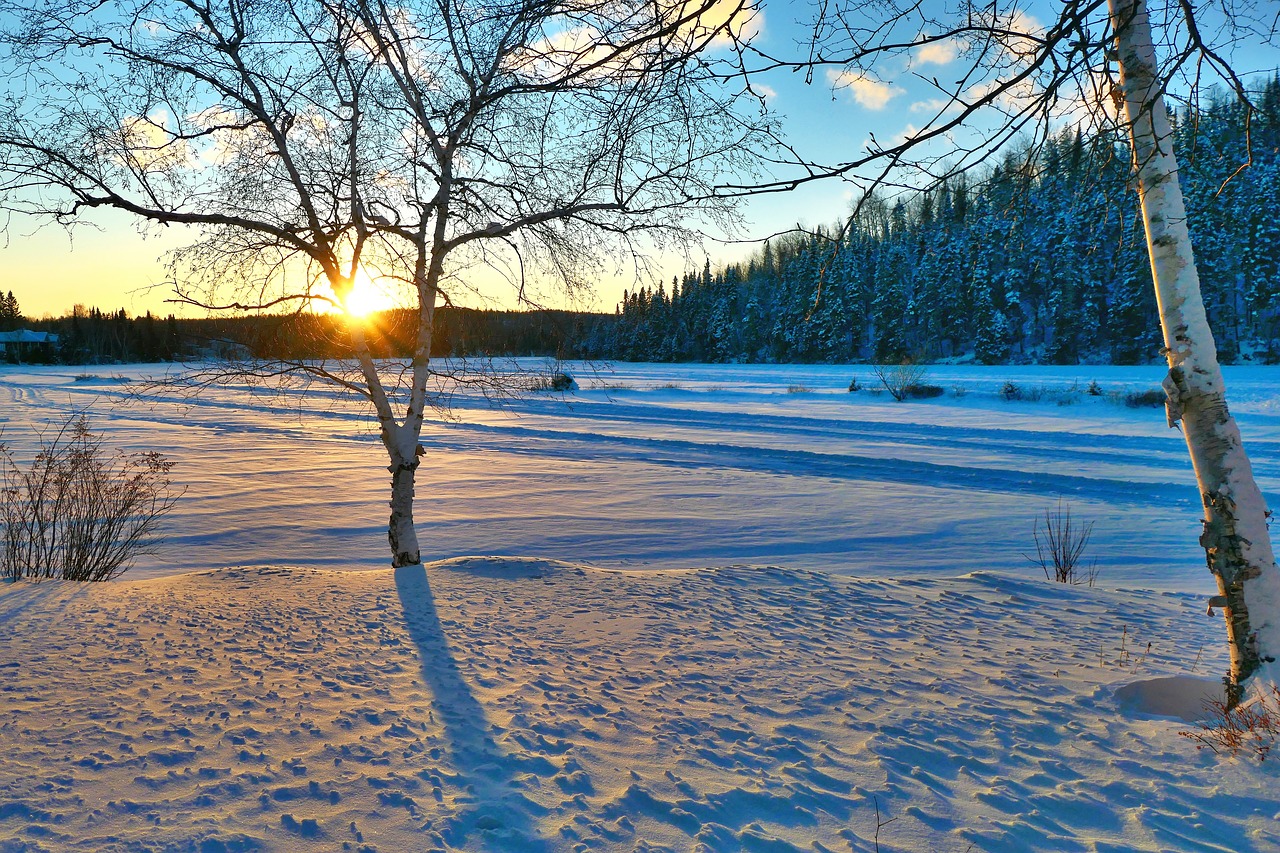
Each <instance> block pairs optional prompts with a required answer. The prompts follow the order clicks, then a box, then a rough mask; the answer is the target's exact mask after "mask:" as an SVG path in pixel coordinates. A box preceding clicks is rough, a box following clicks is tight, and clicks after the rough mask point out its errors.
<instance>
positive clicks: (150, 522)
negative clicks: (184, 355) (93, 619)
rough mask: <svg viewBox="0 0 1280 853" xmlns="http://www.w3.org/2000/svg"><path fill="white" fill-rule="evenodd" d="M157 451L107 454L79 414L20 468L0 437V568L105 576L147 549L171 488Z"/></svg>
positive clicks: (10, 575)
mask: <svg viewBox="0 0 1280 853" xmlns="http://www.w3.org/2000/svg"><path fill="white" fill-rule="evenodd" d="M172 466H173V463H172V462H170V461H169V460H168V459H167V458H165V456H164V455H163V454H160V453H154V452H150V453H123V452H117V453H115V454H114V455H113V454H110V453H108V452H107V451H106V450H104V449H103V446H102V436H101V435H99V434H97V433H94V432H93V431H92V430H91V429H90V428H89V421H88V419H87V418H86V417H85V416H84V415H81V416H79V417H77V418H73V419H72V420H69V421H67V422H66V423H64V424H63V425H62V427H61V428H60V429H58V431H57V432H56V433H54V434H52V436H49V435H41V437H40V451H39V453H37V454H36V456H35V459H33V460H32V461H31V464H30V466H28V467H27V468H25V469H23V468H20V467H19V466H18V464H17V463H16V462H15V461H14V459H13V454H12V452H11V451H10V450H9V448H7V447H5V446H3V445H0V494H2V495H3V505H2V506H0V576H2V577H5V578H7V579H11V580H19V579H21V578H30V579H34V580H40V579H44V578H61V579H63V580H75V581H105V580H111V579H112V578H115V577H118V576H119V575H121V574H123V573H124V572H125V571H127V570H128V569H129V568H131V567H132V565H133V562H134V560H135V559H137V558H138V557H139V556H142V555H143V554H150V553H154V551H155V548H156V546H157V545H158V544H159V539H158V538H157V536H156V528H157V527H158V526H159V523H160V519H161V518H163V517H164V515H165V514H166V513H168V512H169V511H170V510H171V509H172V508H173V504H174V502H175V501H176V500H177V496H176V495H175V494H174V491H173V487H172V483H171V482H170V480H169V470H170V469H171V468H172Z"/></svg>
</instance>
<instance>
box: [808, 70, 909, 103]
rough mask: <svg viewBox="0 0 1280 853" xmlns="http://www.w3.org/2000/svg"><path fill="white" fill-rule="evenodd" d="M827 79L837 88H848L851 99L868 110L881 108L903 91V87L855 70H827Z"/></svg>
mask: <svg viewBox="0 0 1280 853" xmlns="http://www.w3.org/2000/svg"><path fill="white" fill-rule="evenodd" d="M827 79H828V80H829V81H830V82H831V85H832V86H834V87H835V88H837V89H848V90H849V93H850V94H851V95H853V99H854V100H855V101H857V102H858V103H859V104H860V105H861V106H864V107H866V108H867V109H869V110H882V109H884V108H885V107H886V106H888V104H889V101H891V100H893V99H894V98H895V97H897V96H898V95H901V94H902V93H903V91H904V90H903V89H900V88H898V87H897V86H894V85H892V84H890V83H882V82H881V81H879V80H873V79H872V78H870V77H867V76H864V75H863V74H860V73H858V72H856V71H835V70H831V71H828V72H827Z"/></svg>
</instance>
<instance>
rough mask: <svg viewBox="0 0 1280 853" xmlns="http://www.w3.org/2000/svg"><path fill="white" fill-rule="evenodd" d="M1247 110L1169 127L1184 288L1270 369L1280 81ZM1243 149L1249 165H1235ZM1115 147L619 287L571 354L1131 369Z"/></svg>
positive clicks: (1126, 208)
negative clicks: (1193, 278) (1185, 224)
mask: <svg viewBox="0 0 1280 853" xmlns="http://www.w3.org/2000/svg"><path fill="white" fill-rule="evenodd" d="M1256 102H1257V105H1258V107H1259V109H1258V111H1257V112H1256V113H1254V114H1253V115H1252V116H1251V117H1250V116H1247V115H1246V112H1245V110H1244V109H1243V108H1242V107H1241V106H1240V105H1239V104H1238V103H1237V102H1236V101H1235V100H1234V99H1228V98H1225V97H1223V98H1221V99H1219V100H1217V101H1215V102H1212V103H1210V104H1209V105H1208V106H1207V107H1205V108H1203V109H1201V110H1200V111H1199V112H1196V113H1194V114H1191V115H1182V116H1179V117H1175V127H1176V134H1177V148H1178V155H1179V157H1180V161H1181V163H1183V164H1184V166H1183V172H1182V179H1183V187H1184V192H1185V194H1186V196H1187V202H1188V208H1189V210H1190V217H1191V231H1192V239H1193V242H1194V245H1195V249H1196V253H1197V258H1198V261H1199V269H1200V277H1201V286H1202V287H1203V290H1204V294H1205V299H1206V302H1207V305H1208V309H1209V317H1210V321H1211V323H1212V325H1213V330H1214V334H1215V337H1216V338H1217V341H1218V344H1219V348H1220V355H1221V357H1222V359H1223V360H1224V361H1226V362H1231V361H1234V360H1236V359H1237V358H1239V357H1242V356H1243V357H1247V358H1257V359H1260V360H1265V361H1268V362H1276V361H1280V340H1278V338H1280V305H1277V300H1276V295H1277V293H1278V292H1280V78H1278V79H1272V80H1271V81H1270V82H1269V83H1268V84H1267V85H1266V86H1265V87H1264V89H1263V91H1262V92H1261V93H1259V96H1258V98H1257V99H1256ZM1250 150H1251V151H1252V162H1251V164H1250V165H1249V166H1248V167H1247V168H1244V169H1240V167H1241V165H1242V163H1244V162H1246V160H1247V159H1248V157H1249V152H1250ZM1129 180H1130V160H1129V152H1128V148H1127V145H1126V144H1125V140H1123V139H1120V138H1117V137H1114V136H1109V135H1106V134H1098V135H1094V136H1083V135H1081V134H1079V133H1075V134H1063V135H1060V136H1058V137H1056V138H1054V139H1052V140H1050V141H1048V142H1047V143H1046V144H1044V145H1042V146H1040V147H1037V148H1034V149H1028V150H1023V151H1019V152H1014V153H1010V154H1009V155H1008V156H1006V157H1005V158H1004V159H1003V161H1002V162H1000V163H999V164H998V165H996V166H995V167H993V168H992V169H991V170H990V171H989V172H988V173H987V174H985V175H983V176H982V177H981V179H980V180H974V181H973V182H972V183H966V182H965V181H953V182H950V183H946V184H943V185H942V186H940V187H938V188H936V189H935V190H933V191H931V192H926V193H921V194H919V195H917V196H915V197H914V198H911V199H910V200H901V199H900V200H895V201H893V202H892V203H890V202H886V201H884V200H882V199H877V198H871V199H869V200H868V201H867V203H865V204H864V205H863V206H862V208H861V210H859V211H858V213H857V215H856V216H854V217H852V219H851V220H850V221H849V222H848V223H847V228H846V229H844V233H843V234H840V231H841V229H839V228H836V227H832V228H827V229H820V230H819V231H818V233H816V234H809V235H797V236H787V237H783V238H781V239H777V240H774V241H772V242H770V243H768V244H766V245H765V246H764V247H763V249H762V250H761V251H760V252H759V253H758V254H757V255H755V256H754V257H753V258H751V259H750V260H749V261H748V262H746V263H745V264H734V265H730V266H727V267H725V268H723V269H720V270H716V271H713V270H712V269H711V267H710V265H708V266H707V267H706V268H704V269H703V270H701V271H700V272H696V273H690V274H687V275H685V276H684V277H683V278H682V279H679V280H675V281H672V283H671V286H670V288H669V289H668V288H667V287H666V286H665V285H663V286H659V287H658V288H657V289H649V288H645V289H641V290H640V291H639V292H636V293H629V294H626V296H625V298H624V301H623V303H622V304H621V305H620V306H619V307H618V309H617V320H618V322H617V324H616V325H613V326H609V325H600V326H597V327H596V328H595V332H596V333H598V334H599V335H600V336H601V337H599V338H597V339H593V340H591V341H588V342H586V343H587V346H586V347H585V348H586V349H587V350H589V351H590V352H591V353H592V354H593V355H596V356H599V357H608V358H617V359H625V360H642V361H713V362H716V361H752V362H822V361H847V360H859V359H866V360H875V361H880V362H888V361H893V362H896V361H899V360H901V359H904V358H912V359H919V360H935V359H940V358H948V357H969V356H971V357H973V358H974V359H975V360H977V361H979V362H982V363H987V364H993V363H1004V362H1022V363H1025V362H1045V363H1055V364H1069V363H1075V362H1081V361H1087V362H1098V363H1105V362H1113V363H1122V364H1128V363H1134V362H1144V361H1149V360H1152V359H1155V358H1157V357H1158V356H1159V349H1160V346H1161V337H1160V333H1159V326H1158V319H1157V314H1156V304H1155V297H1154V292H1153V288H1152V283H1151V271H1150V266H1149V262H1148V259H1147V254H1146V246H1145V237H1144V232H1143V228H1142V221H1141V217H1140V214H1139V210H1138V205H1137V199H1136V195H1135V194H1134V193H1133V192H1132V189H1131V187H1129V186H1128V184H1129Z"/></svg>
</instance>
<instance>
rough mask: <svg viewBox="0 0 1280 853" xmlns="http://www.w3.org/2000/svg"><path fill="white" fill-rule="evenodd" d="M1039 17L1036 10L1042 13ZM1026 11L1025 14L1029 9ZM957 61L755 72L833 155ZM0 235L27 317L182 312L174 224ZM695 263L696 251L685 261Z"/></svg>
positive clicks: (782, 39) (809, 215) (773, 225)
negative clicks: (82, 308) (86, 310)
mask: <svg viewBox="0 0 1280 853" xmlns="http://www.w3.org/2000/svg"><path fill="white" fill-rule="evenodd" d="M926 5H927V4H926ZM807 9H808V7H807V6H806V5H804V4H788V3H778V4H772V5H767V6H766V7H765V9H764V11H763V13H762V15H761V16H760V17H759V18H758V19H757V21H756V22H755V27H756V29H757V30H758V33H757V35H756V37H755V38H756V43H757V44H758V45H759V46H760V47H761V48H762V49H764V50H766V51H770V52H773V53H786V54H790V55H795V53H796V44H797V42H800V41H802V40H803V38H804V36H805V33H806V28H805V26H804V25H803V23H802V22H801V19H802V18H803V17H804V16H805V15H806V14H807ZM1050 14H1051V12H1048V11H1047V10H1046V12H1045V13H1044V19H1045V20H1049V15H1050ZM1029 19H1030V20H1031V21H1032V23H1033V24H1034V22H1035V21H1036V19H1035V17H1034V15H1031V16H1030V17H1029ZM962 64H963V60H962V59H960V58H959V57H958V56H957V51H956V50H955V46H954V45H952V44H948V43H940V44H935V45H933V46H930V47H928V48H924V49H919V50H916V51H913V52H912V54H911V55H909V56H906V57H902V58H897V59H894V60H891V61H888V62H885V63H882V64H881V65H880V66H879V67H878V78H871V77H867V76H860V75H856V74H849V73H844V74H842V73H841V72H840V70H839V69H820V70H818V71H816V72H815V73H814V74H813V75H812V76H811V79H809V80H806V77H805V74H804V73H803V72H800V73H793V72H790V71H782V72H775V73H772V74H769V75H767V76H764V77H762V78H760V81H759V82H758V87H757V88H758V91H759V92H760V93H762V94H764V95H765V96H766V99H767V101H768V103H769V107H770V109H771V110H773V111H775V112H776V113H777V114H778V115H780V116H781V117H782V119H783V125H782V126H783V129H784V132H785V135H786V137H787V139H788V141H789V142H791V143H792V144H794V145H795V146H796V147H797V148H799V149H801V150H803V151H804V152H805V153H806V154H807V155H808V156H810V157H812V158H813V159H815V160H818V161H825V162H833V161H841V160H847V159H849V158H851V157H854V156H856V155H857V154H859V153H861V152H862V151H863V150H864V149H865V147H866V145H867V143H868V141H869V140H870V139H871V137H872V136H874V137H875V138H876V139H878V140H880V141H886V140H893V139H896V138H900V137H901V136H902V135H903V134H905V133H909V132H910V131H911V130H913V129H914V128H916V127H918V126H919V125H920V124H922V123H923V122H924V121H925V120H926V119H927V117H928V115H929V112H928V111H929V109H930V103H929V102H930V100H931V98H933V97H936V91H930V87H929V86H928V84H927V82H925V81H926V80H927V79H928V77H930V76H934V75H937V76H938V77H939V78H946V77H947V75H948V74H951V75H952V76H954V74H955V72H956V71H957V69H958V68H959V67H960V66H961V65H962ZM856 193H857V188H856V187H854V186H853V185H852V184H849V183H846V182H843V181H840V180H826V181H820V182H815V183H811V184H807V185H805V186H804V187H802V188H800V189H798V190H795V191H793V192H790V193H775V194H769V195H766V196H762V197H757V198H754V199H750V200H748V201H747V202H745V203H744V204H743V206H742V209H741V219H740V228H739V233H738V234H737V235H735V236H736V237H737V238H738V240H739V241H736V242H728V243H724V242H717V241H714V240H713V241H709V242H707V243H706V244H705V245H704V247H703V252H704V253H705V256H707V257H709V258H710V260H711V261H712V264H713V266H716V265H719V264H721V263H725V262H732V261H737V260H741V259H743V258H745V257H746V256H747V255H748V254H749V253H750V252H752V251H754V250H755V249H757V248H758V246H759V243H758V242H754V241H759V240H761V239H763V238H766V237H768V236H769V235H771V234H776V233H779V232H783V231H786V230H788V229H791V228H794V227H795V226H797V225H800V226H804V227H814V226H817V225H821V224H827V223H831V222H834V221H836V220H839V219H842V218H843V216H844V215H845V214H846V213H847V211H848V209H849V207H850V204H851V202H852V200H853V199H854V197H855V195H856ZM4 236H5V239H4V242H3V244H2V245H0V270H3V272H0V292H8V291H13V293H14V294H15V296H16V297H17V299H18V302H19V304H20V306H21V308H22V311H23V313H24V314H25V315H27V316H30V317H42V316H45V315H52V316H60V315H62V314H64V313H66V312H68V311H69V310H70V309H71V308H72V306H73V305H76V304H84V305H88V306H97V307H100V308H102V309H104V310H116V309H119V308H124V309H125V310H126V311H128V312H129V313H130V314H142V313H145V312H147V311H151V312H153V313H156V314H161V315H164V314H168V313H174V312H176V313H182V311H181V309H180V306H176V305H175V304H173V303H172V302H169V301H167V300H170V299H171V297H172V290H171V286H170V284H169V276H168V273H167V270H166V268H165V265H164V263H163V258H164V255H165V253H166V252H168V251H169V250H172V249H174V248H177V247H179V246H181V245H183V244H184V243H185V242H187V241H188V240H190V239H191V234H190V233H188V232H185V230H184V229H182V228H180V227H164V228H162V227H156V226H147V227H140V226H139V224H138V223H137V222H135V221H134V220H132V219H131V218H130V217H128V216H126V215H121V214H103V215H99V216H97V217H96V218H95V220H94V221H92V222H89V223H86V224H84V225H82V226H79V227H77V228H76V229H75V230H74V231H72V232H67V231H66V230H64V229H61V228H57V227H48V226H46V227H43V228H38V227H36V223H34V222H32V221H30V220H25V221H24V220H22V219H11V220H10V221H9V222H8V226H7V229H6V233H5V235H4ZM695 254H696V253H695ZM659 263H660V266H661V268H662V274H663V278H664V279H667V280H669V279H670V278H671V276H672V275H678V274H680V273H682V272H684V271H685V269H686V268H687V265H686V263H685V261H684V260H682V259H679V258H675V257H666V258H662V259H661V260H660V262H659ZM701 265H702V264H701V261H700V260H695V263H694V264H693V266H694V268H700V267H701ZM635 286H636V282H635V280H634V278H632V277H631V276H630V275H628V274H625V273H624V274H621V275H617V276H612V277H610V276H607V275H606V276H605V277H604V278H603V279H602V280H599V281H598V282H597V286H596V287H595V290H594V293H593V294H591V295H590V296H589V297H588V298H586V299H579V300H578V301H576V302H572V303H568V302H558V301H557V299H556V296H555V295H554V294H552V295H551V296H550V304H551V305H552V306H553V307H561V306H564V307H576V308H588V309H594V310H605V311H611V310H612V309H613V307H614V305H615V304H617V302H618V301H619V299H620V297H621V294H622V291H623V290H624V289H634V287H635ZM513 296H514V294H513V293H511V292H509V291H508V290H505V289H496V290H495V291H494V292H493V293H492V297H491V300H490V301H489V302H488V304H487V305H486V306H484V307H495V308H510V307H515V306H516V304H517V303H516V302H515V300H514V298H513Z"/></svg>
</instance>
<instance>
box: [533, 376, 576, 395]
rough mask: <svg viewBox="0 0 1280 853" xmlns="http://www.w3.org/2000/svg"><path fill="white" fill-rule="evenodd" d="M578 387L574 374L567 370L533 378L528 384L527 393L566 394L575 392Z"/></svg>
mask: <svg viewBox="0 0 1280 853" xmlns="http://www.w3.org/2000/svg"><path fill="white" fill-rule="evenodd" d="M577 387H578V383H577V381H576V380H575V379H574V378H573V374H571V373H569V372H568V371H565V370H551V371H550V372H548V373H539V374H536V375H534V376H532V377H531V378H530V379H529V380H528V381H527V383H526V389H525V390H527V391H535V392H536V391H556V392H558V393H561V394H563V393H565V392H568V391H573V390H575V389H576V388H577Z"/></svg>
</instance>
